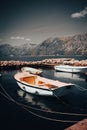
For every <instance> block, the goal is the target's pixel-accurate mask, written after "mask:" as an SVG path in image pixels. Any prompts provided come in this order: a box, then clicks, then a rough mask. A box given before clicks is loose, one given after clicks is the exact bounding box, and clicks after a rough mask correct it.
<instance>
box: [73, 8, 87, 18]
mask: <svg viewBox="0 0 87 130" xmlns="http://www.w3.org/2000/svg"><path fill="white" fill-rule="evenodd" d="M86 14H87V7H85V8H84V10H82V11H80V12H76V13H73V14H71V18H82V17H85V15H86Z"/></svg>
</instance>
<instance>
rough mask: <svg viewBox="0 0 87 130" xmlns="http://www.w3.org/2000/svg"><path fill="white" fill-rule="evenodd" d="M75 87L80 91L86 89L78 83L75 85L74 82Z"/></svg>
mask: <svg viewBox="0 0 87 130" xmlns="http://www.w3.org/2000/svg"><path fill="white" fill-rule="evenodd" d="M75 87H76V88H78V89H79V90H80V91H87V89H86V88H83V87H81V86H79V85H76V84H75Z"/></svg>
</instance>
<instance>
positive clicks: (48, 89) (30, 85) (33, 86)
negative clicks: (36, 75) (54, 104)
mask: <svg viewBox="0 0 87 130" xmlns="http://www.w3.org/2000/svg"><path fill="white" fill-rule="evenodd" d="M15 80H16V82H19V83H21V84H23V85H26V86H28V87H32V88H36V89H42V90H47V91H51V89H50V88H47V89H46V88H43V87H41V88H40V87H38V86H37V87H35V85H32V84H29V85H28V84H26V83H24V82H21V81H19V80H17V79H15ZM55 89H57V88H55Z"/></svg>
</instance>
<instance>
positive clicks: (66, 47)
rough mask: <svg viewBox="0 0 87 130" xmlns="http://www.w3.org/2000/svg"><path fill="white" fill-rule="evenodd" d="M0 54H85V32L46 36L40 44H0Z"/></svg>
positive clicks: (86, 37)
mask: <svg viewBox="0 0 87 130" xmlns="http://www.w3.org/2000/svg"><path fill="white" fill-rule="evenodd" d="M0 55H1V56H3V57H4V56H5V57H6V56H8V57H13V58H14V57H15V56H16V57H19V56H35V55H36V56H37V55H87V33H82V34H77V35H73V36H68V37H55V38H51V37H50V38H48V39H46V40H44V41H43V42H42V43H40V44H37V45H36V44H30V43H25V44H23V45H20V46H14V47H13V46H11V45H10V44H6V43H5V44H2V45H0Z"/></svg>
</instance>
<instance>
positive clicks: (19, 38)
mask: <svg viewBox="0 0 87 130" xmlns="http://www.w3.org/2000/svg"><path fill="white" fill-rule="evenodd" d="M10 39H11V40H14V39H17V40H24V37H20V36H17V37H14V36H12V37H10Z"/></svg>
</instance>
